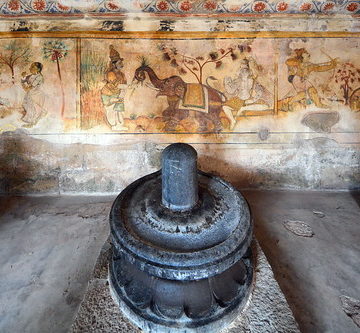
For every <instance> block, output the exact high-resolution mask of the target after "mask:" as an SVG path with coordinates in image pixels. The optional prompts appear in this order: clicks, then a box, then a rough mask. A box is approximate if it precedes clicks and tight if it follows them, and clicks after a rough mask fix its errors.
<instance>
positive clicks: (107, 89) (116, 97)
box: [101, 45, 128, 131]
mask: <svg viewBox="0 0 360 333" xmlns="http://www.w3.org/2000/svg"><path fill="white" fill-rule="evenodd" d="M123 61H124V59H123V58H121V57H120V54H119V52H117V51H116V50H115V48H114V47H113V45H110V63H109V67H108V69H107V70H106V72H105V78H104V81H105V82H106V83H105V85H104V87H103V88H102V89H101V99H102V102H103V105H104V107H105V111H106V119H107V122H108V123H109V125H110V126H111V129H112V130H115V131H126V130H128V128H127V127H125V126H124V116H123V114H124V112H125V104H124V97H125V93H126V88H127V87H128V85H127V82H126V77H125V75H124V73H123V72H122V68H123V67H124V63H123Z"/></svg>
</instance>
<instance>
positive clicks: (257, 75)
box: [0, 37, 360, 141]
mask: <svg viewBox="0 0 360 333" xmlns="http://www.w3.org/2000/svg"><path fill="white" fill-rule="evenodd" d="M359 46H360V39H359V38H286V37H284V38H251V39H250V38H243V39H238V38H223V39H207V38H203V39H199V38H198V39H173V40H168V39H156V38H143V39H140V38H139V39H134V38H132V39H130V38H129V39H125V38H124V39H120V38H119V39H116V38H107V39H105V38H104V39H102V38H78V39H75V38H31V39H30V38H28V39H26V38H17V39H8V38H3V39H1V40H0V80H1V88H0V128H1V131H8V130H15V129H17V128H24V129H27V130H28V131H29V132H30V133H64V132H66V133H78V132H85V133H117V134H131V133H143V134H157V133H179V134H194V133H195V134H196V133H229V135H231V134H234V135H237V134H239V133H248V132H254V131H255V132H258V133H259V137H258V140H259V141H264V140H266V139H267V138H268V136H269V135H270V133H271V132H286V133H311V132H318V133H336V132H344V131H348V132H356V133H358V131H359V127H360V112H359V111H360V58H359V56H358V55H359Z"/></svg>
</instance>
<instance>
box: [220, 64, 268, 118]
mask: <svg viewBox="0 0 360 333" xmlns="http://www.w3.org/2000/svg"><path fill="white" fill-rule="evenodd" d="M250 62H252V64H251V63H250ZM257 67H258V65H257V64H256V63H255V61H254V60H253V59H250V60H249V59H246V58H244V59H242V60H241V61H240V66H239V69H238V71H237V72H236V75H235V77H233V78H232V77H225V79H224V87H225V91H226V93H227V95H228V96H230V98H229V99H228V100H227V101H226V102H225V104H224V106H223V108H224V110H226V109H228V110H230V111H231V112H233V111H235V112H236V114H238V113H239V110H240V108H241V107H242V106H244V105H250V104H264V105H268V104H269V101H268V100H269V99H271V95H270V93H269V92H268V91H267V89H266V88H265V87H264V86H262V85H261V84H260V83H259V82H258V81H257V74H256V68H257Z"/></svg>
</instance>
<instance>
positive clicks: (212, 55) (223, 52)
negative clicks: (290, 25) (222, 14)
mask: <svg viewBox="0 0 360 333" xmlns="http://www.w3.org/2000/svg"><path fill="white" fill-rule="evenodd" d="M158 48H159V50H160V51H161V52H162V53H163V60H164V61H168V62H170V65H171V66H173V67H176V68H177V69H178V71H179V73H180V74H181V75H185V74H186V73H188V72H190V73H191V74H193V75H194V76H195V77H196V79H197V81H198V82H199V83H203V73H204V68H205V66H208V65H211V64H213V65H215V68H216V69H220V68H221V67H222V65H223V60H224V58H226V57H229V58H230V57H231V59H232V60H236V59H237V58H238V53H239V52H240V53H244V52H251V46H250V45H249V44H239V45H235V46H231V47H228V48H219V49H216V50H213V51H211V52H209V53H207V54H206V55H199V56H190V55H188V54H184V53H181V52H179V50H178V49H177V48H175V47H170V46H167V45H165V44H160V45H159V46H158Z"/></svg>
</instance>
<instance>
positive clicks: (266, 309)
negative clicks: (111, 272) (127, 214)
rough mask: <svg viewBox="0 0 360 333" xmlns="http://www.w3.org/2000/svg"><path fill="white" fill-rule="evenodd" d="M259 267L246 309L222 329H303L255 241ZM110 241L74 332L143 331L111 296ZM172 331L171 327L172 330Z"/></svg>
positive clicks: (294, 332) (289, 332) (293, 332)
mask: <svg viewBox="0 0 360 333" xmlns="http://www.w3.org/2000/svg"><path fill="white" fill-rule="evenodd" d="M253 251H254V253H255V256H256V266H255V267H256V271H255V280H254V285H253V291H252V295H251V298H250V300H249V302H248V304H247V305H246V307H245V309H244V310H243V311H242V313H240V314H239V316H238V317H237V318H236V319H235V321H234V322H233V323H232V324H231V325H230V326H229V327H228V328H226V329H224V330H223V331H222V333H249V332H256V333H275V332H276V333H299V332H300V330H299V328H298V325H297V323H296V321H295V319H294V316H293V314H292V312H291V310H290V307H289V305H288V303H287V302H286V299H285V296H284V294H283V293H282V291H281V289H280V287H279V285H278V283H277V282H276V280H275V278H274V275H273V272H272V269H271V267H270V265H269V263H268V261H267V259H266V257H265V255H264V253H263V252H262V250H261V248H260V246H259V245H258V243H257V242H256V241H255V242H254V244H253ZM109 259H110V244H109V242H106V243H105V245H104V247H103V248H102V250H101V253H100V256H99V258H98V260H97V263H96V265H95V268H94V273H93V277H92V279H91V280H90V282H89V284H88V288H87V291H86V293H85V296H84V299H83V301H82V303H81V305H80V308H79V311H78V313H77V315H76V317H75V320H74V322H73V325H72V328H71V333H81V332H89V333H90V332H94V333H95V332H97V333H99V332H114V333H118V332H119V333H130V332H131V333H140V332H142V331H141V330H140V329H139V328H137V327H135V326H133V325H132V324H131V323H130V322H129V321H128V320H127V319H126V318H125V317H124V315H123V314H122V313H121V311H120V310H119V308H118V306H117V305H116V303H115V302H114V301H113V300H112V298H111V295H110V290H109V282H108V279H107V264H108V261H109ZM169 332H170V333H171V331H169Z"/></svg>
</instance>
